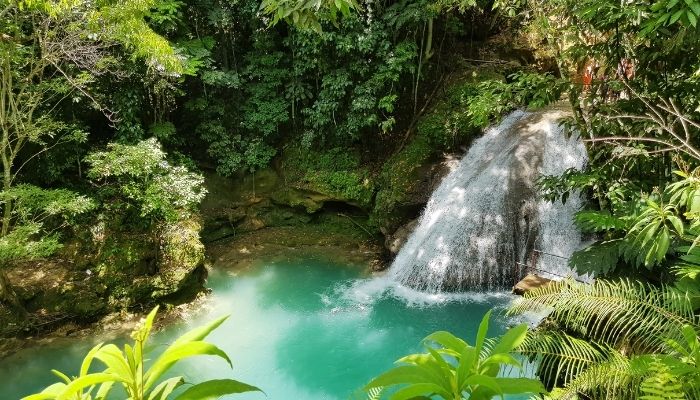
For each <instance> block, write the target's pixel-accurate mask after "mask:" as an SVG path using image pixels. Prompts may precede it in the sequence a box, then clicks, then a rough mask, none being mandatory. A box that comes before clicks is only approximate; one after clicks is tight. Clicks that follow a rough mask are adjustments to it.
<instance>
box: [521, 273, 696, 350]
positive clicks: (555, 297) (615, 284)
mask: <svg viewBox="0 0 700 400" xmlns="http://www.w3.org/2000/svg"><path fill="white" fill-rule="evenodd" d="M542 309H549V310H550V311H551V312H550V313H549V317H548V318H549V319H550V320H552V321H554V322H555V323H557V324H558V325H560V326H561V327H562V328H563V329H564V330H565V331H570V332H572V333H575V334H577V335H581V336H582V337H584V338H587V339H591V340H595V341H597V342H599V343H601V344H604V345H606V346H610V347H613V348H621V347H623V346H628V347H629V348H631V350H633V351H634V352H637V353H643V352H654V351H658V350H661V349H663V348H664V344H665V339H664V338H679V335H680V332H681V330H682V328H683V326H684V325H695V324H697V320H698V318H697V316H696V315H695V314H694V312H693V307H692V304H691V299H690V297H689V296H688V294H686V293H683V292H680V291H678V290H674V289H673V288H671V287H666V286H663V287H654V286H651V285H647V284H644V283H640V282H634V281H629V280H620V281H606V280H598V281H596V282H595V283H594V284H584V283H580V282H576V281H573V280H564V281H559V282H552V283H550V284H548V285H546V286H543V287H541V288H538V289H535V290H532V291H530V292H528V293H526V294H525V296H524V297H523V298H522V299H520V300H519V301H517V302H516V303H515V304H514V305H513V306H512V307H511V309H510V310H509V313H511V314H516V313H523V312H525V311H541V310H542Z"/></svg>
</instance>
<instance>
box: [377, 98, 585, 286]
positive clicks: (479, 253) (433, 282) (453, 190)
mask: <svg viewBox="0 0 700 400" xmlns="http://www.w3.org/2000/svg"><path fill="white" fill-rule="evenodd" d="M562 115H563V114H562V113H561V112H559V111H554V112H551V111H550V112H541V113H535V114H531V113H525V112H522V111H515V112H513V113H512V114H510V115H509V116H507V117H506V118H505V119H504V120H503V121H502V122H501V123H500V124H499V125H498V126H496V127H493V128H491V129H488V130H487V131H486V133H485V134H484V135H483V136H482V137H481V138H479V139H478V140H476V141H475V142H474V144H473V145H472V146H471V148H470V149H469V151H468V153H467V154H466V155H465V156H464V158H463V159H462V160H461V161H460V163H459V165H458V166H457V168H456V169H455V170H454V171H452V172H451V173H450V174H448V176H446V177H445V179H444V180H443V181H442V183H441V184H440V186H439V187H438V188H437V189H436V190H435V192H434V193H433V194H432V195H431V197H430V200H429V201H428V204H427V205H426V207H425V210H424V211H423V214H422V215H421V217H420V220H419V222H418V226H417V228H416V230H415V231H414V233H413V234H412V235H411V236H410V238H409V239H408V241H407V242H406V244H405V245H404V246H403V248H402V249H401V250H400V252H399V254H398V255H397V256H396V259H395V260H394V262H393V264H392V266H391V267H390V270H389V273H388V279H389V280H390V281H393V282H395V283H396V286H395V287H397V288H400V287H403V288H411V290H417V291H421V292H427V293H432V294H435V295H437V296H448V294H446V293H445V288H452V289H453V290H454V288H457V289H465V288H467V289H480V290H484V289H486V290H491V289H499V288H500V289H503V288H506V287H508V286H509V285H512V284H513V281H512V279H513V277H514V276H515V272H514V271H513V268H514V264H515V261H526V260H521V257H522V249H525V248H526V246H527V244H526V242H527V241H528V238H520V237H516V236H517V235H515V233H516V231H515V229H516V227H517V226H518V224H521V225H520V226H522V222H523V215H522V213H521V214H517V212H516V210H517V208H518V207H517V206H514V204H518V201H521V204H524V203H525V202H526V201H532V202H534V201H535V199H534V198H530V199H520V198H519V197H517V196H519V195H522V193H521V192H524V191H525V190H522V188H521V186H517V187H516V185H520V182H517V179H516V180H515V181H514V180H513V177H515V176H518V175H519V174H520V173H522V172H523V171H519V170H518V171H513V169H514V168H516V169H525V170H528V169H532V168H535V165H539V171H537V172H539V173H540V174H545V175H558V174H561V173H563V172H564V171H565V170H566V169H568V168H581V167H583V165H584V163H585V160H586V152H585V148H584V147H583V145H582V144H581V142H580V141H579V140H578V138H576V137H567V136H566V135H565V132H564V130H563V127H562V126H561V125H560V123H559V120H560V118H561V117H562ZM542 136H544V137H542ZM530 142H532V143H530ZM533 143H534V144H533ZM539 143H542V144H541V145H540V144H539ZM538 146H542V150H541V154H540V155H539V156H540V157H541V163H537V162H536V161H537V158H538V157H533V153H532V151H531V150H532V149H533V148H536V147H538ZM523 149H524V150H523ZM530 159H532V161H530ZM528 163H529V164H528ZM524 172H525V173H527V172H528V171H524ZM528 185H529V186H528ZM511 186H513V187H511ZM531 186H532V185H531V182H527V183H526V184H525V185H524V186H523V187H525V188H526V189H528V188H530V187H531ZM528 190H529V189H528ZM531 197H534V195H533V196H531ZM580 205H581V199H580V196H579V195H578V194H577V193H575V194H573V195H571V196H569V199H568V201H567V202H566V204H562V203H561V202H557V203H553V204H552V203H547V202H544V201H539V202H538V204H537V207H536V208H537V212H538V214H539V216H540V218H539V229H538V231H539V233H538V236H539V237H538V240H537V246H539V247H540V248H541V250H542V251H544V252H546V253H550V254H555V255H558V256H561V257H563V258H561V259H560V258H557V257H552V256H549V257H548V258H545V257H541V258H540V260H539V264H538V267H539V268H541V269H546V270H550V271H552V272H555V273H556V274H558V275H569V274H570V271H569V270H568V267H567V263H566V260H565V258H568V257H570V256H571V254H572V252H573V251H574V250H576V249H577V248H578V247H579V246H580V242H581V238H580V233H579V232H578V230H577V229H576V227H575V226H574V225H573V216H574V213H575V212H576V211H577V210H578V208H579V207H580ZM525 218H527V216H526V217H525ZM528 232H529V230H528ZM516 240H517V241H518V242H519V243H516ZM516 253H521V254H516ZM499 260H501V261H499ZM503 260H507V261H506V262H503ZM504 264H509V265H504ZM465 283H466V285H465Z"/></svg>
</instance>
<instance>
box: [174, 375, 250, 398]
mask: <svg viewBox="0 0 700 400" xmlns="http://www.w3.org/2000/svg"><path fill="white" fill-rule="evenodd" d="M246 392H262V390H260V389H259V388H257V387H255V386H252V385H248V384H247V383H243V382H239V381H236V380H233V379H215V380H210V381H206V382H202V383H198V384H196V385H194V386H192V387H190V388H189V389H187V390H185V391H184V392H183V393H182V394H180V395H179V396H177V397H176V398H175V400H217V399H218V398H220V397H221V396H225V395H227V394H236V393H246Z"/></svg>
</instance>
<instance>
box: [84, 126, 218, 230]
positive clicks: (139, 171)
mask: <svg viewBox="0 0 700 400" xmlns="http://www.w3.org/2000/svg"><path fill="white" fill-rule="evenodd" d="M165 156H166V155H165V152H163V150H162V149H161V147H160V144H159V143H158V142H157V141H156V139H148V140H144V141H142V142H139V143H138V144H136V145H133V146H130V145H123V144H118V143H111V144H109V145H108V146H107V150H106V151H99V152H95V153H92V154H90V155H89V156H88V157H87V158H86V160H87V162H88V163H89V164H90V165H91V169H90V171H89V172H88V176H89V177H90V178H91V179H93V180H96V181H101V182H105V183H109V184H110V185H109V186H107V187H106V188H105V189H104V190H103V196H105V198H109V197H112V199H111V201H114V200H121V201H122V202H123V203H124V204H125V205H126V206H127V208H129V207H135V208H136V209H137V210H138V212H139V215H140V216H141V217H144V218H149V219H154V220H162V221H170V222H172V221H176V220H178V219H181V218H186V217H188V216H189V215H190V213H191V212H192V211H193V210H194V209H195V207H196V206H197V205H198V204H199V202H200V201H201V200H202V199H203V198H204V195H205V194H206V191H205V189H204V187H203V183H204V178H203V177H202V176H201V175H197V174H194V173H191V172H189V171H188V170H187V169H186V168H184V167H181V166H173V165H171V164H170V163H168V161H167V160H166V157H165ZM114 197H116V198H114ZM112 206H118V205H114V204H113V205H112Z"/></svg>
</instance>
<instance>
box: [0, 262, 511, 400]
mask: <svg viewBox="0 0 700 400" xmlns="http://www.w3.org/2000/svg"><path fill="white" fill-rule="evenodd" d="M360 271H361V268H358V267H356V266H348V265H343V264H342V263H338V262H328V261H321V260H316V259H306V260H303V261H287V262H274V263H273V262H270V263H263V264H262V265H260V266H259V267H255V268H252V269H250V270H248V271H245V272H241V273H238V274H237V275H236V276H233V275H232V274H230V273H227V272H225V271H216V272H215V273H213V274H212V276H210V279H209V286H210V287H211V288H212V290H213V292H212V295H211V298H210V300H209V301H208V302H207V305H206V307H205V309H204V310H201V311H199V312H197V314H196V315H194V316H192V318H191V319H190V320H188V321H186V322H178V323H176V324H174V325H172V326H169V327H167V328H166V329H164V330H163V331H161V332H159V333H158V334H157V335H156V336H155V337H154V339H153V343H155V344H157V345H158V348H160V349H162V348H163V347H164V345H165V344H166V343H168V342H170V341H172V340H173V339H174V338H175V337H177V336H179V335H180V334H182V333H184V332H185V331H187V330H188V329H191V328H192V327H193V326H196V325H199V324H202V323H204V322H206V321H209V320H212V319H214V318H216V317H218V316H221V315H230V318H229V319H228V320H227V321H226V322H225V323H224V324H223V325H222V326H221V327H219V329H217V330H216V331H214V332H213V333H212V334H211V335H210V336H209V338H208V340H209V341H211V342H213V343H215V344H217V345H218V346H220V347H221V348H223V349H224V350H225V351H226V352H227V353H228V354H229V356H230V357H231V359H232V360H233V364H234V369H233V370H231V369H229V368H228V366H227V364H226V363H225V362H224V361H223V360H219V359H216V358H212V357H200V358H198V359H192V360H190V361H188V362H186V363H184V364H182V365H181V367H179V370H178V371H177V372H179V373H184V374H185V375H186V377H187V378H188V380H189V381H193V382H197V381H199V380H202V379H212V378H234V379H239V380H242V381H244V382H247V383H250V384H253V385H256V386H259V387H260V388H262V389H263V390H264V391H265V393H266V395H267V396H265V395H264V394H260V393H255V394H246V395H238V396H232V397H230V398H231V399H243V400H245V399H249V400H256V399H272V400H277V399H280V400H283V399H299V400H335V399H347V398H348V397H349V396H350V395H351V394H352V393H353V392H354V391H355V390H357V389H358V388H360V387H362V386H363V385H364V384H365V383H367V382H368V381H369V380H370V379H371V378H372V377H373V376H376V375H377V374H379V373H381V372H382V371H384V370H386V369H388V368H389V367H391V365H392V362H393V361H395V360H396V359H397V358H399V357H401V356H403V355H405V354H407V353H409V352H416V351H419V350H420V349H421V348H420V341H421V339H422V338H424V337H425V336H426V335H428V334H429V333H431V332H433V331H436V330H449V331H451V332H453V333H455V334H457V335H458V336H461V337H463V338H466V339H467V340H468V341H469V342H472V341H473V337H474V336H475V334H476V329H477V326H478V324H479V321H480V319H481V317H482V316H483V314H484V313H485V312H486V311H487V310H488V309H490V308H491V307H494V306H495V307H497V308H499V307H501V308H502V307H504V306H505V305H506V304H507V303H508V301H509V300H510V296H509V295H506V294H504V293H491V294H460V295H452V296H439V295H430V296H426V295H422V294H420V293H417V292H414V291H411V290H409V289H405V288H401V287H398V288H397V287H394V286H392V285H391V283H389V282H388V281H387V280H385V279H381V278H379V279H370V278H366V277H362V276H361V273H360ZM504 326H505V321H504V320H503V319H502V318H496V319H495V320H494V321H493V323H492V325H491V331H490V333H491V334H492V335H496V334H499V333H502V331H503V329H504ZM96 341H97V339H95V340H94V342H96ZM94 342H93V341H92V340H81V341H75V340H71V341H66V342H62V343H56V344H53V345H50V346H43V347H35V348H31V349H27V350H23V351H21V352H19V353H17V354H15V355H13V356H11V357H9V358H7V359H4V360H1V361H0V376H2V377H3V380H2V381H1V383H0V389H1V390H0V393H2V399H18V398H20V397H22V396H24V395H27V394H30V393H33V392H37V391H40V390H41V389H42V388H43V387H45V386H47V385H48V384H50V383H53V382H55V381H56V379H55V377H54V376H53V375H52V374H51V373H50V369H51V368H56V369H58V370H61V371H63V372H66V373H69V374H75V373H76V372H77V370H78V368H79V364H80V360H81V359H82V357H83V355H84V354H85V353H86V352H87V350H88V349H89V348H90V347H91V346H92V345H93V344H94Z"/></svg>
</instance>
